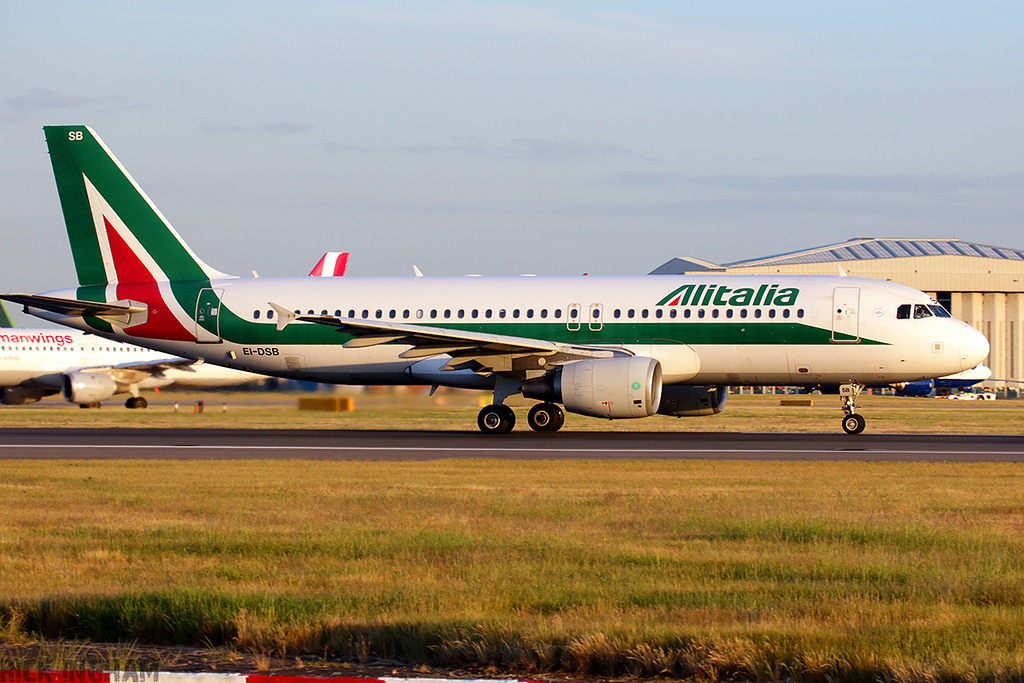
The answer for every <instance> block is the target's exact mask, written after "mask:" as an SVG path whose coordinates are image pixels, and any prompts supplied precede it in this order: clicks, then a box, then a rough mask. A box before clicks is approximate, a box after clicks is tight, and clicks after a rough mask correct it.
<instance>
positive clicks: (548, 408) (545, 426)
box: [476, 403, 565, 434]
mask: <svg viewBox="0 0 1024 683" xmlns="http://www.w3.org/2000/svg"><path fill="white" fill-rule="evenodd" d="M476 423H477V426H479V427H480V431H481V432H483V433H484V434H508V433H509V432H511V431H512V428H513V427H515V426H516V414H515V413H513V412H512V409H511V408H509V407H508V406H505V405H498V404H493V405H489V406H487V407H485V408H483V409H481V410H480V414H479V415H477V418H476ZM526 423H527V424H528V425H530V429H532V430H533V431H535V432H557V431H558V430H559V429H561V428H562V425H564V424H565V412H564V411H563V410H562V408H561V407H560V406H557V405H555V404H554V403H539V404H537V405H535V406H534V407H532V408H530V414H529V415H527V416H526Z"/></svg>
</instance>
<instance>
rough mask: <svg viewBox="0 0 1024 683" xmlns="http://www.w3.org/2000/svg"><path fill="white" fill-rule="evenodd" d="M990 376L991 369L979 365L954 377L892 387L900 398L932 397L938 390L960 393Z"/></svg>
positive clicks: (902, 383) (948, 376)
mask: <svg viewBox="0 0 1024 683" xmlns="http://www.w3.org/2000/svg"><path fill="white" fill-rule="evenodd" d="M991 376H992V369H991V368H990V367H988V366H987V365H985V364H984V363H979V364H978V365H976V366H975V367H973V368H971V369H970V370H964V371H963V372H958V373H956V374H954V375H946V376H945V377H939V378H938V379H922V380H919V381H917V382H900V383H897V384H894V385H893V389H895V390H896V393H898V394H899V395H900V396H934V395H935V391H936V390H938V389H943V390H955V391H961V390H963V389H966V388H967V387H972V386H974V385H975V384H977V383H978V382H984V381H985V380H987V379H988V378H990V377H991Z"/></svg>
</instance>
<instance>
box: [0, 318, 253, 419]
mask: <svg viewBox="0 0 1024 683" xmlns="http://www.w3.org/2000/svg"><path fill="white" fill-rule="evenodd" d="M262 379H264V378H262V377H260V376H258V375H253V374H252V373H249V372H242V371H240V370H232V369H230V368H224V367H219V366H216V365H211V364H204V363H199V362H197V361H195V360H193V359H189V358H179V357H175V356H169V355H167V354H165V353H161V352H159V351H153V350H151V349H147V348H143V347H140V346H137V345H133V344H126V343H121V342H117V341H110V340H109V339H104V338H101V337H99V336H97V335H93V334H87V333H84V332H79V331H76V330H68V329H45V330H44V329H20V328H15V329H2V330H0V403H3V404H4V405H23V404H25V403H33V402H35V401H38V400H40V399H41V398H43V397H44V396H51V395H53V394H57V393H61V394H63V396H64V399H65V400H67V401H69V402H71V403H78V404H79V405H81V406H83V407H98V406H99V405H100V403H101V402H102V401H105V400H107V399H108V398H111V397H112V396H115V395H117V394H130V396H129V397H128V399H127V400H126V401H125V407H127V408H145V407H146V406H147V405H148V402H147V401H146V399H145V398H144V397H143V396H142V395H140V390H141V389H152V388H156V387H166V386H169V385H171V384H177V385H180V386H191V387H215V386H230V385H237V384H245V383H249V382H258V381H261V380H262Z"/></svg>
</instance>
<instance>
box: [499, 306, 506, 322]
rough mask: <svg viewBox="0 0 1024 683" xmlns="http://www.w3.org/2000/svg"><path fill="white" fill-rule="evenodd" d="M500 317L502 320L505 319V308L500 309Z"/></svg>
mask: <svg viewBox="0 0 1024 683" xmlns="http://www.w3.org/2000/svg"><path fill="white" fill-rule="evenodd" d="M498 317H499V318H501V319H502V320H504V319H505V309H504V308H499V309H498Z"/></svg>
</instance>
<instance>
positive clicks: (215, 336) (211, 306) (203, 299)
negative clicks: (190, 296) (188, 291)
mask: <svg viewBox="0 0 1024 683" xmlns="http://www.w3.org/2000/svg"><path fill="white" fill-rule="evenodd" d="M222 294H224V290H223V289H210V288H206V289H201V290H199V298H198V299H196V341H197V342H199V343H200V344H219V343H220V341H221V338H220V297H221V295H222Z"/></svg>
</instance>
